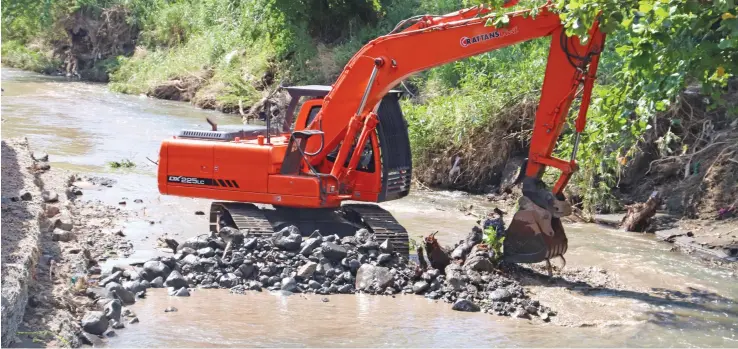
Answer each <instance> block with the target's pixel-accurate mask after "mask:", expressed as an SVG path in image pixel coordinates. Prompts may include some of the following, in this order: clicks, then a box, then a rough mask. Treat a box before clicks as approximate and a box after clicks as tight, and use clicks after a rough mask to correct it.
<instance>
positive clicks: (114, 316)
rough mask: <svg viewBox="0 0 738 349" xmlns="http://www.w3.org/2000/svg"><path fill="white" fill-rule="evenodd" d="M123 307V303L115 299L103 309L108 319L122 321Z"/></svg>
mask: <svg viewBox="0 0 738 349" xmlns="http://www.w3.org/2000/svg"><path fill="white" fill-rule="evenodd" d="M121 309H123V305H122V304H121V303H120V301H119V300H117V299H114V300H112V301H110V302H108V303H106V304H105V307H104V308H103V311H104V313H105V317H107V318H108V320H115V321H120V314H121Z"/></svg>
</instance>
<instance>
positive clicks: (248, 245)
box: [243, 237, 259, 250]
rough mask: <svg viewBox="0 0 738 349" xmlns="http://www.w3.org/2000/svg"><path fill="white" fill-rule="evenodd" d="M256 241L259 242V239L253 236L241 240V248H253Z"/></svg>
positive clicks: (256, 243)
mask: <svg viewBox="0 0 738 349" xmlns="http://www.w3.org/2000/svg"><path fill="white" fill-rule="evenodd" d="M258 242H259V239H257V238H255V237H253V238H248V239H245V240H244V242H243V248H245V249H247V250H253V249H255V248H256V246H257V245H258Z"/></svg>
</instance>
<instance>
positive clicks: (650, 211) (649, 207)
mask: <svg viewBox="0 0 738 349" xmlns="http://www.w3.org/2000/svg"><path fill="white" fill-rule="evenodd" d="M661 202H662V200H661V197H660V196H659V193H658V192H653V193H652V194H651V197H649V198H648V200H647V201H646V202H645V203H640V202H639V203H635V204H632V205H628V206H625V208H626V209H627V210H628V212H627V213H626V214H625V217H623V220H622V221H621V222H620V227H621V228H624V229H625V230H626V231H632V232H639V233H642V232H645V231H646V229H648V227H649V226H650V225H651V218H653V216H654V215H655V214H656V209H657V208H658V207H659V206H660V205H661Z"/></svg>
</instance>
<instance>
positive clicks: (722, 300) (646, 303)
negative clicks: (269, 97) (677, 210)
mask: <svg viewBox="0 0 738 349" xmlns="http://www.w3.org/2000/svg"><path fill="white" fill-rule="evenodd" d="M2 88H3V89H4V92H3V93H2V138H3V139H5V138H10V137H19V136H25V137H27V138H28V139H29V141H30V144H31V146H32V147H33V148H34V149H36V150H42V151H46V152H48V153H49V155H50V160H51V165H52V166H58V167H62V168H66V169H70V170H74V171H78V172H80V173H83V174H87V175H99V176H105V177H108V178H112V179H115V180H116V184H115V185H114V186H113V187H112V188H104V189H99V190H85V193H84V196H83V197H84V199H88V200H101V201H103V202H105V203H107V204H111V205H117V204H118V202H119V201H121V200H125V201H127V203H128V204H127V205H125V206H124V207H123V209H125V210H129V211H131V213H132V217H133V218H130V219H129V220H128V221H127V222H125V225H124V227H123V228H124V231H125V232H126V234H127V236H128V238H129V239H131V241H132V243H133V244H134V248H135V253H134V254H133V255H131V256H130V258H129V259H128V260H126V261H132V260H135V261H138V260H143V259H146V258H150V257H152V256H155V255H157V254H160V252H158V251H157V250H155V249H154V246H153V245H154V241H155V240H156V237H158V236H161V235H162V234H168V235H169V236H171V237H174V238H175V239H178V240H179V241H182V240H183V239H186V238H188V237H190V236H194V235H198V234H201V233H205V232H207V229H208V228H207V218H205V216H197V215H195V214H194V212H195V211H196V210H203V211H206V210H207V209H208V208H209V201H208V200H200V199H188V198H180V197H168V196H161V195H159V193H158V190H157V187H156V178H155V171H156V167H155V165H154V164H152V163H151V162H149V161H148V160H147V157H148V158H151V159H153V160H156V157H157V152H158V148H159V143H160V141H161V140H162V139H164V138H167V137H171V136H172V135H174V134H175V133H176V132H177V131H178V130H180V129H183V128H206V127H207V124H206V123H205V117H206V116H209V117H212V118H214V119H215V120H217V122H218V123H219V124H232V125H236V124H238V123H239V122H240V120H239V119H238V118H234V117H233V116H231V115H223V114H220V113H217V112H210V111H203V110H199V109H196V108H194V107H192V106H190V105H188V104H186V103H179V102H169V101H162V100H155V99H149V98H146V97H143V96H130V95H122V94H117V93H114V92H111V91H109V90H108V89H107V87H106V86H105V85H102V84H91V83H83V82H70V81H67V80H66V79H64V78H58V77H47V76H41V75H37V74H33V73H28V72H23V71H19V70H15V69H8V68H3V69H2ZM122 159H130V160H131V161H133V162H134V163H135V164H136V166H135V167H134V168H132V169H112V168H110V167H109V166H108V165H107V163H108V162H110V161H120V160H122ZM134 199H142V200H143V204H134V203H133V200H134ZM461 203H463V204H474V206H475V207H478V208H481V209H484V208H487V207H489V204H488V203H487V202H486V201H485V200H484V198H482V197H478V196H472V195H465V194H463V193H458V192H414V193H412V194H411V195H410V196H409V197H407V198H405V199H402V200H398V201H393V202H389V203H386V204H383V205H382V206H383V207H384V208H386V209H388V210H389V211H390V212H392V214H393V215H395V217H396V218H397V219H398V220H399V221H400V223H402V224H403V225H404V226H405V227H406V228H407V229H408V231H409V232H410V234H411V236H412V237H415V238H417V237H419V236H421V235H426V234H428V233H429V232H433V231H436V230H438V231H439V233H438V235H437V237H438V238H439V239H440V240H441V241H442V242H445V243H447V244H451V243H452V242H453V241H456V240H458V239H461V238H462V237H463V236H464V235H465V234H466V232H467V231H468V230H469V229H470V228H471V226H472V225H473V224H474V221H475V219H474V218H472V217H470V216H465V215H464V214H463V213H462V212H460V211H459V210H458V209H457V207H458V205H459V204H461ZM151 221H153V222H154V224H151ZM566 229H567V235H568V237H569V251H568V252H567V255H566V257H567V262H568V263H567V266H566V268H565V269H564V271H566V270H579V271H581V272H582V273H587V272H588V271H589V272H591V273H594V274H595V276H597V275H600V274H601V276H602V277H603V278H604V277H608V278H612V280H617V283H618V284H621V285H625V287H622V288H614V287H608V286H607V285H605V286H603V287H599V288H596V289H595V290H594V291H590V292H577V290H576V289H575V288H574V289H572V287H565V286H566V285H562V284H561V283H551V284H549V283H546V282H538V281H535V280H533V281H532V282H529V283H528V288H529V290H530V292H531V293H532V294H533V297H534V298H536V299H539V300H540V301H541V302H542V303H544V304H546V305H549V306H551V307H553V308H554V309H557V310H558V312H559V315H558V316H556V317H555V318H557V320H556V321H553V322H552V323H541V322H540V321H539V322H535V321H529V320H517V319H509V318H502V317H497V316H493V315H488V314H484V313H472V314H470V313H460V312H455V311H452V310H450V306H449V305H448V304H445V303H442V302H441V303H439V302H436V301H431V300H427V299H425V298H422V297H418V296H398V297H396V298H392V297H384V296H367V295H356V296H354V295H333V296H328V297H327V298H329V302H323V301H322V298H323V297H318V296H303V295H294V296H289V297H285V296H281V295H273V294H270V293H268V292H263V293H250V294H247V295H231V294H229V293H228V292H227V291H225V290H196V291H195V292H194V293H193V295H192V297H189V298H178V297H169V296H167V295H166V293H165V291H164V290H151V291H150V292H149V296H148V297H147V299H145V300H142V301H139V302H137V303H136V304H135V305H133V306H132V307H131V309H132V310H133V311H134V312H136V313H137V314H138V317H139V319H140V320H141V322H140V323H139V324H134V325H128V327H127V328H126V329H123V330H119V331H118V335H117V336H116V337H114V338H111V339H109V340H108V341H107V345H108V346H110V347H205V346H222V347H231V346H241V347H242V346H249V347H251V346H281V347H295V346H331V347H334V346H342V347H345V346H349V347H361V346H392V347H408V346H410V347H431V346H432V347H483V346H484V347H489V346H526V347H527V346H539V347H552V346H567V347H574V346H576V347H593V346H595V347H622V346H638V347H650V346H657V347H693V346H698V347H736V346H738V334H737V333H738V330H737V329H738V325H737V323H738V303H737V302H736V299H738V282H736V275H735V273H734V272H732V271H731V270H728V269H720V268H717V267H711V266H707V265H706V264H704V263H701V262H698V261H696V260H695V259H694V258H692V257H690V256H687V255H684V254H681V253H675V252H670V251H669V250H670V247H671V246H670V245H668V244H666V243H661V242H658V241H656V240H655V239H654V238H653V237H652V236H648V235H639V234H629V233H623V232H618V231H614V230H609V229H605V228H602V227H599V226H594V225H581V224H573V225H568V226H567V227H566ZM117 262H121V261H117ZM608 280H609V279H608ZM168 306H175V307H177V308H178V309H179V311H178V312H175V313H164V312H163V310H164V308H166V307H168Z"/></svg>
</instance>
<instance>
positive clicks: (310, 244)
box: [300, 238, 323, 256]
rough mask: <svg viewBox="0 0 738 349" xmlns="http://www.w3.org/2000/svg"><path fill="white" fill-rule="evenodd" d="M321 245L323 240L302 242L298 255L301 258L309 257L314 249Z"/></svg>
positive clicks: (311, 239) (309, 239) (315, 239)
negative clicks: (301, 256)
mask: <svg viewBox="0 0 738 349" xmlns="http://www.w3.org/2000/svg"><path fill="white" fill-rule="evenodd" d="M321 243H323V238H308V239H307V240H305V241H303V243H302V247H301V248H300V254H302V255H303V256H309V255H310V254H311V253H312V252H313V250H314V249H316V248H318V247H320V244H321Z"/></svg>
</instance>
